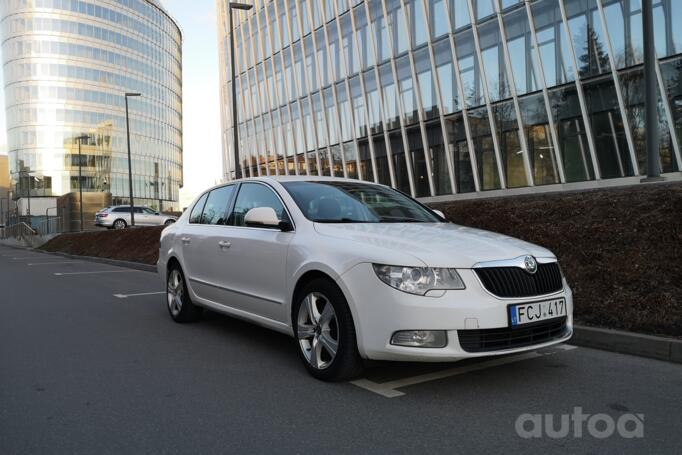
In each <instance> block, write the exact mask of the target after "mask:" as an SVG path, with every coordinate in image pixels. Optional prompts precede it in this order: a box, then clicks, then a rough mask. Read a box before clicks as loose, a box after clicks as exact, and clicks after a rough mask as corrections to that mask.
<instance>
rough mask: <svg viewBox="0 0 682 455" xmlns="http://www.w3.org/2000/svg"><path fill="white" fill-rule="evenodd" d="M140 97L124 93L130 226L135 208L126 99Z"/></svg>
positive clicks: (133, 223) (132, 222) (135, 94)
mask: <svg viewBox="0 0 682 455" xmlns="http://www.w3.org/2000/svg"><path fill="white" fill-rule="evenodd" d="M129 96H142V95H141V94H140V93H126V94H125V99H126V135H127V137H128V192H129V193H130V225H131V226H135V208H134V205H135V204H134V202H133V165H132V161H131V158H130V118H129V115H128V97H129Z"/></svg>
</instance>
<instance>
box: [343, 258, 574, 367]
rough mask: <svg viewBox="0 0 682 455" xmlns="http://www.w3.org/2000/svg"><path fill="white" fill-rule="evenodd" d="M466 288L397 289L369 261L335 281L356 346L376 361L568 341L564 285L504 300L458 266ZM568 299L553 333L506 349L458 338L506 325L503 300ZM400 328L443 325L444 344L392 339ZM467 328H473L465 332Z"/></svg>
mask: <svg viewBox="0 0 682 455" xmlns="http://www.w3.org/2000/svg"><path fill="white" fill-rule="evenodd" d="M458 273H459V274H460V276H461V277H462V280H464V283H465V284H466V286H467V288H466V289H464V290H456V291H436V292H434V291H432V292H430V293H429V294H427V296H418V295H412V294H407V293H405V292H401V291H398V290H396V289H393V288H391V287H390V286H388V285H386V284H384V283H383V282H381V281H380V280H379V279H378V278H377V276H376V274H375V273H374V270H373V268H372V265H371V264H359V265H357V266H355V267H353V268H352V269H350V270H349V271H347V272H346V273H344V274H343V275H342V276H341V277H340V278H339V280H338V281H337V283H338V285H339V286H340V287H341V289H342V290H343V291H344V294H345V295H346V297H347V298H348V303H349V305H350V308H351V312H352V313H353V319H354V322H355V327H356V335H357V341H358V349H359V351H360V354H361V355H362V356H363V357H364V358H368V359H375V360H400V361H426V362H429V361H431V362H442V361H454V360H461V359H464V358H470V357H481V356H490V355H501V354H508V353H513V352H522V351H528V350H534V349H538V348H541V347H545V346H551V345H553V344H557V343H560V342H562V341H566V340H568V339H569V338H570V337H571V335H572V334H573V294H572V292H571V289H570V288H569V287H568V285H567V284H566V283H565V282H564V289H563V290H562V291H560V292H558V293H555V294H551V295H549V296H547V295H546V296H539V297H529V298H515V299H502V298H498V297H494V296H492V295H491V294H489V293H488V292H487V291H486V290H485V289H484V288H483V286H482V285H481V284H480V282H479V281H478V279H477V278H476V276H475V274H474V272H473V271H472V270H469V269H458ZM557 297H563V298H565V299H566V311H567V317H566V324H565V329H564V330H563V331H561V333H559V334H558V335H557V336H556V337H552V338H551V339H544V340H542V341H540V342H538V343H531V344H526V345H524V346H520V347H511V348H508V349H504V348H503V349H495V350H484V351H481V352H468V351H466V350H465V349H463V348H462V346H461V345H460V342H459V339H460V338H459V335H458V331H460V330H467V331H470V330H476V329H479V330H480V329H500V328H506V327H509V321H508V316H507V305H509V304H514V303H528V302H539V301H543V300H548V299H551V298H557ZM399 330H444V331H446V332H447V337H448V343H447V345H446V346H445V347H443V348H420V347H405V346H396V345H392V344H390V339H391V336H392V335H393V333H395V332H396V331H399ZM467 333H471V332H467Z"/></svg>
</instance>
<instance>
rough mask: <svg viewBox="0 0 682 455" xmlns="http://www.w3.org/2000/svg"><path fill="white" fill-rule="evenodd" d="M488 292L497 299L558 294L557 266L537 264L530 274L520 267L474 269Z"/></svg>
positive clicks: (558, 273)
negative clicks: (533, 271) (536, 268)
mask: <svg viewBox="0 0 682 455" xmlns="http://www.w3.org/2000/svg"><path fill="white" fill-rule="evenodd" d="M474 271H475V272H476V275H478V278H479V279H480V280H481V282H482V283H483V287H485V288H486V289H487V290H488V291H489V292H491V293H493V294H494V295H496V296H498V297H533V296H536V295H545V294H552V293H554V292H558V291H560V290H561V288H562V287H563V283H562V280H561V271H560V270H559V264H557V263H556V262H550V263H547V264H538V270H537V272H535V273H534V274H530V273H528V272H526V271H525V270H523V269H522V268H520V267H486V268H480V269H474Z"/></svg>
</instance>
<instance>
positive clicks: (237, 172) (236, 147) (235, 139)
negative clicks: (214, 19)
mask: <svg viewBox="0 0 682 455" xmlns="http://www.w3.org/2000/svg"><path fill="white" fill-rule="evenodd" d="M251 8H253V5H249V4H248V3H239V2H228V3H227V9H228V10H229V11H228V15H229V16H230V28H229V32H230V73H231V74H230V76H231V79H230V81H231V85H232V142H233V144H234V145H233V147H234V178H235V180H236V179H239V178H241V176H242V173H241V169H240V168H239V135H238V132H237V128H238V127H239V122H238V121H237V86H236V85H235V83H234V82H235V81H234V79H235V74H234V30H233V24H232V10H233V9H239V10H244V11H247V10H250V9H251Z"/></svg>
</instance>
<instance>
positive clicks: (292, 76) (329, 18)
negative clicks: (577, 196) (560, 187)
mask: <svg viewBox="0 0 682 455" xmlns="http://www.w3.org/2000/svg"><path fill="white" fill-rule="evenodd" d="M653 3H654V11H653V14H654V21H655V34H656V35H655V40H656V49H657V53H658V64H657V78H658V87H659V89H660V91H659V93H660V99H659V105H658V116H659V123H658V125H659V133H660V162H661V168H662V171H663V172H664V173H671V172H678V171H679V170H680V145H681V144H680V141H681V140H682V86H681V85H680V84H681V79H682V78H681V76H682V27H680V25H679V24H678V25H677V26H676V25H675V24H674V21H675V19H676V18H677V19H678V20H679V19H680V18H682V1H679V0H654V2H653ZM226 4H227V2H226V1H223V0H218V1H217V6H218V11H219V18H218V21H219V34H220V46H221V96H222V103H221V104H222V119H223V144H224V147H223V154H224V162H225V177H226V178H227V179H229V178H231V176H233V175H234V174H233V155H232V149H233V147H232V130H231V128H232V124H233V122H232V119H231V97H230V93H231V86H230V83H231V81H230V71H229V70H230V68H229V66H228V65H229V35H228V29H227V24H228V16H227V14H228V11H227V10H226V7H227V6H226ZM253 4H254V8H253V9H252V10H250V11H239V10H234V14H235V16H234V19H235V27H234V33H235V38H236V39H235V43H236V49H235V60H236V63H235V70H236V74H237V76H236V79H235V84H236V90H237V105H238V123H239V130H238V132H239V141H240V158H241V163H242V168H243V171H244V175H246V176H255V175H282V174H301V175H303V174H308V175H334V176H345V177H350V178H357V179H361V180H367V181H374V182H379V183H383V184H387V185H391V186H393V187H395V188H398V189H400V190H402V191H405V192H407V193H410V194H412V195H414V196H417V197H427V198H428V197H436V196H446V197H447V196H449V197H452V195H453V194H463V193H475V192H482V191H488V190H505V189H510V188H521V187H524V188H530V187H541V186H543V185H553V184H566V183H568V184H570V183H573V182H595V183H594V184H595V185H596V184H598V182H600V181H605V180H606V179H614V178H623V177H634V176H638V175H642V174H644V173H645V172H646V150H645V130H644V119H645V111H644V87H643V79H642V77H643V76H642V74H643V60H642V55H643V54H642V44H643V43H642V11H641V2H640V0H533V1H531V0H528V1H519V0H364V1H363V0H333V1H332V0H329V1H318V0H257V1H254V2H253ZM632 180H633V181H634V180H635V179H632ZM636 181H638V180H636ZM569 186H571V185H569ZM574 186H580V185H574ZM524 191H525V190H524Z"/></svg>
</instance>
